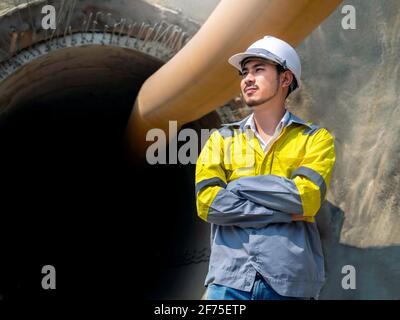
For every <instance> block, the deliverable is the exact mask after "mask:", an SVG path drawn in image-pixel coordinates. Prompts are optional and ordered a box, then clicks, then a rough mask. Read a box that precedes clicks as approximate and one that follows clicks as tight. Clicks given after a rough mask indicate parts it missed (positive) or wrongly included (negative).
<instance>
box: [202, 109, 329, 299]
mask: <svg viewBox="0 0 400 320" xmlns="http://www.w3.org/2000/svg"><path fill="white" fill-rule="evenodd" d="M246 120H247V118H245V119H243V120H242V121H239V122H237V123H233V124H228V125H225V126H223V127H222V128H221V129H219V130H217V131H214V132H213V134H212V135H211V136H210V138H209V140H208V141H207V143H206V144H205V146H204V147H203V149H202V151H201V153H200V155H199V158H198V160H197V165H196V196H197V211H198V215H199V217H200V218H202V219H203V220H205V221H207V222H210V223H211V224H212V233H211V246H212V248H211V249H212V250H211V257H210V269H209V274H208V276H207V279H206V285H207V284H208V283H211V282H214V283H219V284H223V285H228V286H231V287H234V288H237V289H240V290H247V291H249V290H250V289H251V287H250V285H251V281H250V282H249V279H252V277H253V274H254V269H255V270H257V271H258V272H260V273H261V274H262V275H263V276H264V278H266V279H267V280H268V281H269V282H270V284H271V285H272V286H273V287H274V289H275V290H277V291H278V293H280V294H282V295H291V296H306V297H309V296H317V295H318V292H319V290H320V288H321V286H322V283H323V281H324V266H323V255H322V250H321V243H320V238H319V234H318V230H317V227H316V224H315V219H314V216H315V215H316V214H317V212H318V210H319V209H320V207H321V203H322V202H323V200H324V199H325V198H326V193H327V187H328V186H329V183H330V177H331V172H332V168H333V165H334V162H335V151H334V139H333V137H332V135H331V134H330V133H329V132H328V131H327V130H326V129H325V128H319V127H318V126H316V125H312V124H309V123H306V122H305V121H303V120H301V119H300V118H298V117H296V116H294V115H293V114H290V116H289V120H288V121H287V123H285V126H284V128H283V130H282V132H281V134H280V135H279V137H278V138H277V139H276V141H275V142H274V143H273V144H272V145H271V147H270V148H269V150H268V152H267V153H266V154H265V153H264V152H263V150H262V148H261V146H260V144H259V141H258V139H257V138H256V137H255V136H254V133H253V132H252V131H251V130H250V129H247V128H245V127H244V124H245V123H246ZM291 214H298V215H302V216H304V217H305V218H306V221H307V222H292V220H291ZM246 235H247V236H246ZM250 236H253V240H252V241H253V244H254V246H256V249H257V250H253V249H254V247H253V246H252V241H250V240H251V237H250ZM256 236H257V237H256ZM274 240H275V241H274ZM238 250H239V251H240V250H242V251H243V252H242V253H239V251H238ZM274 266H275V267H274ZM246 283H247V284H246ZM249 283H250V284H249Z"/></svg>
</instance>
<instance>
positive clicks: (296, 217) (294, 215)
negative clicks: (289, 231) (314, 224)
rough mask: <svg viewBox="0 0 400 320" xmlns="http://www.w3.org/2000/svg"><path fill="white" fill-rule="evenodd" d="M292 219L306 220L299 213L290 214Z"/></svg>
mask: <svg viewBox="0 0 400 320" xmlns="http://www.w3.org/2000/svg"><path fill="white" fill-rule="evenodd" d="M291 216H292V221H306V218H305V217H303V216H301V215H299V214H291Z"/></svg>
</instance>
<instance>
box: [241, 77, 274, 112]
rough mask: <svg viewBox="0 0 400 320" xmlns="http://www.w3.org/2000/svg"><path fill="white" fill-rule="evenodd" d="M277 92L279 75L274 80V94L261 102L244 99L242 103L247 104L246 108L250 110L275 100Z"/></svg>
mask: <svg viewBox="0 0 400 320" xmlns="http://www.w3.org/2000/svg"><path fill="white" fill-rule="evenodd" d="M278 90H279V75H278V77H277V79H276V86H275V92H274V93H273V94H272V95H271V96H269V97H267V98H264V99H262V100H252V98H251V97H250V98H249V99H248V100H246V98H244V101H245V103H246V104H247V106H248V107H250V108H252V107H257V106H259V105H262V104H264V103H266V102H268V101H270V100H272V99H273V98H275V96H276V95H277V94H278ZM243 96H244V95H243ZM244 97H245V96H244Z"/></svg>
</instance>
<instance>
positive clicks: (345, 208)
mask: <svg viewBox="0 0 400 320" xmlns="http://www.w3.org/2000/svg"><path fill="white" fill-rule="evenodd" d="M351 5H353V6H354V8H355V9H356V29H355V30H344V29H343V28H342V27H341V19H342V18H343V17H344V14H341V11H340V9H341V8H340V7H339V8H338V9H337V10H336V12H335V13H334V14H332V15H331V16H330V17H329V18H328V19H327V20H326V21H325V22H324V23H323V24H322V25H321V26H320V27H319V28H318V29H317V30H315V31H314V32H313V33H312V34H311V35H310V36H309V37H308V38H307V39H306V40H305V41H304V43H303V44H302V45H301V46H300V47H299V53H300V55H301V58H302V61H303V67H304V73H303V80H304V81H303V83H304V90H302V92H301V94H299V96H297V97H296V98H295V99H293V103H292V105H293V110H294V112H297V113H298V114H299V115H300V116H304V117H305V118H308V119H310V120H312V121H315V122H317V123H319V124H320V125H323V126H326V127H327V128H328V129H330V130H331V131H332V132H333V134H334V135H335V137H336V152H337V163H336V167H335V171H334V175H333V180H332V185H331V192H330V195H329V198H328V199H329V202H330V204H329V205H328V206H327V207H325V208H324V209H323V210H322V212H321V213H322V214H321V220H323V219H324V218H326V219H327V220H326V222H325V225H323V224H321V228H320V229H322V230H321V233H322V234H323V235H324V236H327V237H326V238H325V239H324V240H325V241H324V247H325V254H326V256H327V269H328V282H327V285H326V286H325V288H324V291H323V294H322V297H323V298H372V299H373V298H378V299H380V298H386V299H393V298H395V299H398V298H399V297H400V295H399V290H398V289H399V288H398V284H399V283H400V272H399V261H400V233H399V232H398V230H399V228H400V214H399V212H400V209H399V205H400V193H399V188H400V174H399V169H400V142H399V140H398V136H399V134H400V98H399V94H398V92H399V90H400V85H399V80H400V79H399V77H400V72H399V67H398V57H399V50H400V38H399V36H398V34H399V31H400V13H399V12H400V10H399V9H400V4H399V2H398V1H394V0H393V1H384V2H382V1H368V2H367V1H352V2H351ZM325 214H326V215H325ZM326 227H328V230H330V231H327V230H323V229H324V228H326ZM328 234H330V235H329V236H328ZM334 239H335V240H334ZM346 264H350V265H354V267H355V268H356V270H357V272H358V274H357V280H358V282H357V284H358V286H357V289H356V290H347V291H346V290H343V289H342V288H341V286H340V279H341V277H342V276H343V275H340V271H341V268H342V266H343V265H346ZM396 284H397V285H396ZM374 288H380V289H379V290H375V289H374Z"/></svg>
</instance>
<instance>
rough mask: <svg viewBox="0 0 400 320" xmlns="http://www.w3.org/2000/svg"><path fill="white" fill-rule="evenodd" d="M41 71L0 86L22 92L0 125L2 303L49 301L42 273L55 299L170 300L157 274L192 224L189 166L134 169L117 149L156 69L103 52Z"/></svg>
mask: <svg viewBox="0 0 400 320" xmlns="http://www.w3.org/2000/svg"><path fill="white" fill-rule="evenodd" d="M93 50H94V51H93ZM90 57H93V58H90ZM38 60H39V61H35V62H33V63H32V64H35V65H36V66H37V67H40V74H38V73H37V72H36V73H35V71H36V70H38V69H36V68H35V66H34V65H30V66H28V67H27V68H25V69H24V68H23V69H22V70H19V72H18V73H17V74H16V75H15V77H17V78H18V79H16V80H15V79H11V78H12V77H10V79H6V81H9V82H11V83H12V82H13V81H14V83H16V84H18V86H14V87H15V90H16V91H15V92H10V91H9V92H7V94H8V96H12V97H13V101H12V103H11V104H10V105H11V107H9V108H8V111H7V112H6V113H5V114H3V115H2V117H1V118H0V150H2V152H1V154H2V156H1V165H2V168H3V170H2V184H1V194H2V215H1V219H2V222H1V228H2V230H1V232H0V234H1V240H0V241H1V246H2V251H3V261H5V262H6V263H3V264H1V268H2V269H3V270H1V272H0V277H1V278H0V289H1V292H0V294H1V295H2V299H4V300H6V299H13V298H18V299H25V300H30V299H32V298H33V297H35V298H36V299H40V298H41V297H44V296H46V298H48V296H49V295H51V294H53V295H55V293H52V292H47V291H44V290H42V288H41V279H42V277H43V275H42V273H41V268H42V267H43V266H44V265H46V264H50V265H54V266H55V267H56V270H57V288H60V290H57V295H64V294H67V293H68V294H71V296H73V297H74V299H76V298H77V297H82V298H85V299H88V298H89V296H90V297H91V298H90V299H95V298H94V297H96V298H100V299H104V298H105V299H116V298H117V297H119V298H123V297H125V298H130V297H132V298H157V297H161V296H163V295H164V296H166V295H167V294H166V293H165V292H168V290H169V289H168V286H164V285H163V281H170V279H164V276H163V271H162V270H164V269H165V268H168V266H169V265H170V264H171V263H173V261H172V260H173V259H174V257H175V256H176V255H177V254H179V252H178V251H179V247H180V246H182V243H183V242H184V239H185V233H187V231H188V230H187V229H185V224H186V227H187V223H191V224H193V221H192V220H194V219H195V217H194V215H195V206H194V205H195V204H194V183H193V179H194V167H193V166H179V165H159V166H150V165H147V164H146V163H143V164H141V165H133V163H132V161H131V159H130V158H129V156H128V154H127V149H126V145H125V140H124V134H125V128H126V124H127V121H128V117H129V114H130V111H131V108H132V106H133V103H134V100H135V98H136V95H137V92H138V90H139V89H140V86H141V84H142V83H143V81H144V80H145V79H146V78H147V77H148V76H149V75H151V74H152V73H153V72H155V71H156V70H157V69H158V68H159V67H160V66H161V64H162V63H161V62H160V61H158V60H156V59H154V58H151V57H148V56H145V55H144V54H141V53H137V52H134V51H128V50H124V49H120V48H107V47H98V48H91V49H88V48H80V49H77V48H75V49H72V50H70V49H66V50H60V51H58V52H57V53H54V54H51V55H49V56H48V57H46V59H42V61H40V59H38ZM121 63H123V64H121ZM21 82H22V83H21ZM22 85H23V86H25V87H23V86H22ZM4 87H6V88H8V89H7V90H11V89H12V88H13V86H11V85H8V86H7V84H6V86H4V84H3V88H4ZM21 88H22V89H21ZM0 90H1V84H0ZM160 290H165V292H160ZM87 295H88V296H87Z"/></svg>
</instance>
